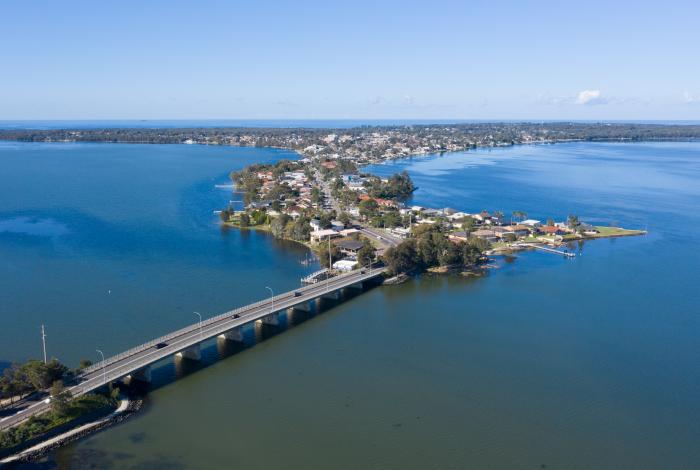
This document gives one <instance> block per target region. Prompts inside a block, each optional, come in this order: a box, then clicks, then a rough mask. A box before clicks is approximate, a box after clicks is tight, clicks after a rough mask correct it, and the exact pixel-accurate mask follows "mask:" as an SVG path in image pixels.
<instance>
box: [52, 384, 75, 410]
mask: <svg viewBox="0 0 700 470" xmlns="http://www.w3.org/2000/svg"><path fill="white" fill-rule="evenodd" d="M71 398H72V396H71V393H70V392H69V391H68V390H66V389H65V387H64V386H63V381H62V380H56V381H55V382H54V383H53V384H52V385H51V409H52V410H53V411H54V413H56V414H57V415H58V416H65V415H66V414H67V413H68V410H69V409H70V400H71Z"/></svg>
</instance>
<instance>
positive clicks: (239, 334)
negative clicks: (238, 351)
mask: <svg viewBox="0 0 700 470" xmlns="http://www.w3.org/2000/svg"><path fill="white" fill-rule="evenodd" d="M219 338H220V339H225V340H228V341H238V342H242V341H243V329H242V328H241V327H240V326H239V327H238V328H234V329H232V330H229V331H227V332H226V333H224V334H221V335H219Z"/></svg>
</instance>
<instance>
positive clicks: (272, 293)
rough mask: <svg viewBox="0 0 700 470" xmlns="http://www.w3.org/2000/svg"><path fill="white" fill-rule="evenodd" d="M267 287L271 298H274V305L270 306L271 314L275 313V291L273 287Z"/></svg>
mask: <svg viewBox="0 0 700 470" xmlns="http://www.w3.org/2000/svg"><path fill="white" fill-rule="evenodd" d="M265 289H267V290H269V291H270V298H271V299H272V305H271V306H270V314H272V313H275V293H274V292H273V291H272V288H271V287H267V286H265Z"/></svg>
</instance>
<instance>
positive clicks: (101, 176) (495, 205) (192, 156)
mask: <svg viewBox="0 0 700 470" xmlns="http://www.w3.org/2000/svg"><path fill="white" fill-rule="evenodd" d="M292 156H293V154H290V153H288V152H284V151H279V150H268V149H239V148H225V147H201V146H184V145H118V144H19V143H2V144H0V161H2V165H3V171H2V172H1V173H0V262H1V264H0V298H2V299H3V301H2V308H1V310H0V320H2V325H3V327H2V330H0V331H1V332H0V360H4V361H12V360H22V359H24V358H26V357H30V356H32V357H39V355H40V354H41V341H40V336H39V327H40V325H41V324H42V323H44V324H46V326H47V333H48V345H49V353H50V355H55V356H57V357H58V358H60V359H61V360H64V361H66V362H68V363H71V364H74V363H76V362H77V361H78V360H79V359H80V358H83V357H87V358H91V359H93V360H95V359H96V357H95V356H96V353H95V349H96V348H101V349H103V350H104V351H105V353H108V352H109V353H114V352H117V351H119V350H120V349H124V348H126V347H128V346H131V345H134V344H136V343H138V342H140V341H142V340H145V339H148V338H150V337H153V336H157V335H160V334H162V333H163V332H165V331H167V330H170V329H172V328H176V327H179V326H182V325H185V324H187V323H192V322H194V321H195V320H196V317H195V315H194V314H193V313H192V312H193V311H195V310H196V311H200V312H202V313H204V314H205V315H206V316H209V315H214V314H216V313H220V312H222V311H224V310H227V309H230V308H232V307H235V306H238V305H242V304H245V303H247V302H249V301H251V300H254V299H259V298H262V297H264V296H266V295H267V290H266V289H265V287H266V286H270V287H272V288H273V289H275V290H280V291H282V290H286V289H291V288H293V287H295V286H296V285H298V279H299V277H301V276H302V275H303V274H304V273H307V272H309V271H311V270H313V269H314V266H304V265H302V264H301V263H300V261H301V260H302V259H304V257H305V255H306V252H305V250H304V249H303V248H302V247H300V246H298V245H295V244H289V243H282V242H278V241H275V240H273V239H271V238H270V237H269V236H267V235H265V234H262V233H256V232H239V231H237V230H222V229H221V228H220V227H219V225H218V223H217V219H216V216H215V215H214V214H212V211H213V210H215V209H218V208H220V207H222V205H225V204H226V203H227V201H228V200H229V199H231V194H230V190H227V189H225V188H217V186H216V185H221V184H225V183H226V182H227V174H228V172H229V171H231V170H234V169H237V168H241V167H242V166H244V165H247V164H249V163H252V162H256V161H274V160H276V159H279V158H288V157H292ZM370 170H371V171H373V172H375V173H378V174H383V175H388V174H391V173H394V172H396V171H403V170H406V171H408V172H409V173H410V174H411V176H412V177H413V179H414V181H415V182H416V184H417V186H418V187H419V189H418V191H416V193H415V195H414V198H413V201H412V202H413V203H414V204H418V205H425V206H434V207H452V208H455V209H458V210H465V211H467V212H475V211H480V210H482V209H488V210H501V211H503V212H505V213H506V214H510V213H511V212H512V211H514V210H523V211H526V212H527V213H528V216H529V217H530V218H535V219H540V220H546V219H547V218H548V217H554V218H555V219H558V220H560V219H564V218H566V216H567V215H568V214H578V215H579V216H580V218H581V219H582V220H583V221H586V222H589V223H594V224H619V225H622V226H624V227H626V228H640V229H647V230H648V231H649V234H648V235H646V236H643V237H633V238H620V239H610V240H597V241H592V242H586V243H585V244H582V245H581V246H577V247H576V250H577V252H579V253H580V256H578V257H576V258H575V259H573V260H567V259H564V258H561V257H558V256H554V255H551V254H546V253H522V254H519V255H518V256H517V258H516V259H503V258H499V259H498V260H496V263H495V265H496V266H497V267H496V268H494V269H492V270H490V272H489V274H488V275H487V276H486V277H485V278H481V279H463V278H460V277H446V276H427V275H426V276H422V277H420V278H417V279H415V280H412V281H410V282H408V283H405V284H402V285H399V286H393V287H381V288H375V289H372V290H369V291H368V292H366V293H364V294H362V295H359V296H355V297H353V298H351V299H349V300H348V301H346V302H344V303H340V304H338V305H334V304H333V303H332V302H328V303H324V304H322V307H323V308H321V310H320V311H318V312H315V313H314V314H311V315H308V316H302V317H298V318H297V317H290V318H289V319H288V323H289V327H288V328H284V330H287V331H282V332H280V331H278V330H275V329H274V328H272V329H271V328H266V329H261V328H257V329H255V330H252V329H251V330H250V331H248V332H247V339H246V344H247V346H246V347H242V348H232V347H230V346H227V345H225V344H224V345H221V344H219V345H217V344H216V343H211V344H210V345H209V347H208V348H207V349H206V350H205V353H204V356H205V361H204V362H205V364H206V365H207V366H206V367H204V368H201V370H198V371H196V373H194V372H195V370H196V369H198V368H199V367H195V366H191V365H190V366H185V367H174V366H172V365H166V366H164V367H162V368H161V369H159V370H158V371H156V374H155V376H156V377H155V379H156V381H155V385H154V388H155V390H153V391H152V392H151V393H150V394H149V395H148V400H147V404H146V407H145V409H144V410H143V412H142V413H141V414H139V415H138V416H136V417H134V418H132V419H131V420H129V421H127V422H126V423H124V424H121V425H118V426H115V427H113V428H110V429H108V430H106V431H104V432H101V433H98V434H96V435H93V436H91V437H89V438H87V439H85V440H82V441H80V442H78V443H76V444H73V445H70V446H68V447H65V448H63V449H61V450H59V451H57V452H55V453H54V454H53V455H52V456H51V460H50V462H49V463H48V465H50V466H51V465H56V466H58V467H59V468H159V467H163V468H165V467H167V468H212V467H232V466H241V467H246V468H260V469H267V468H307V469H316V468H317V469H326V468H340V469H356V468H368V469H387V468H401V469H425V468H436V469H437V468H439V469H463V468H492V469H511V468H522V469H542V468H549V469H564V468H566V469H590V468H597V469H601V468H604V469H607V468H610V469H619V468H635V469H645V468H648V469H656V468H674V469H675V468H678V469H681V468H694V467H695V466H696V464H697V461H698V459H700V449H699V448H698V446H697V442H698V439H700V403H699V401H698V399H697V397H698V396H699V394H700V361H698V353H699V351H700V315H699V314H700V310H699V309H698V307H697V305H698V304H699V301H700V294H699V292H698V289H697V286H698V285H699V284H700V264H699V263H698V261H700V256H698V254H697V251H696V249H697V246H698V243H699V242H700V235H698V232H697V230H696V228H697V227H698V223H699V222H700V214H698V212H697V208H698V207H699V205H700V144H698V143H663V144H656V143H654V144H651V143H649V144H647V143H643V144H591V143H571V144H557V145H537V146H519V147H510V148H499V149H492V150H477V151H470V152H464V153H453V154H445V155H432V156H425V157H416V158H412V159H406V160H400V161H394V162H391V163H388V164H383V165H375V166H373V167H371V168H370ZM174 377H180V379H179V380H173V378H174Z"/></svg>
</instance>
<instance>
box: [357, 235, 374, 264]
mask: <svg viewBox="0 0 700 470" xmlns="http://www.w3.org/2000/svg"><path fill="white" fill-rule="evenodd" d="M376 253H377V250H376V249H375V248H374V245H372V242H370V241H369V240H368V239H366V238H363V239H362V248H360V249H359V251H358V252H357V261H358V262H359V263H360V265H361V266H367V265H369V264H370V263H372V262H373V261H374V258H375V256H376Z"/></svg>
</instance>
